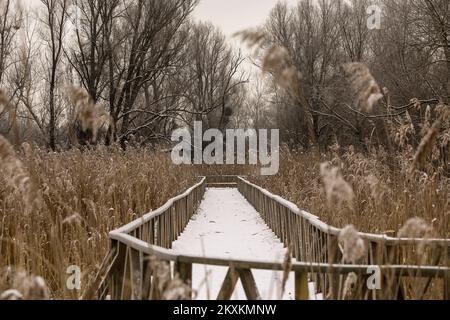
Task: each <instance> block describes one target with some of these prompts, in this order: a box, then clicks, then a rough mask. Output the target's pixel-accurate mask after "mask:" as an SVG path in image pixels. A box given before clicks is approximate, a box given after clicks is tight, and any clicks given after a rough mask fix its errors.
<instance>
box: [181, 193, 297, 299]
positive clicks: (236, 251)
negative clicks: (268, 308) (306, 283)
mask: <svg viewBox="0 0 450 320" xmlns="http://www.w3.org/2000/svg"><path fill="white" fill-rule="evenodd" d="M173 250H174V251H175V252H177V253H180V254H193V255H200V256H213V257H220V258H230V259H241V260H277V261H283V259H284V257H285V255H286V249H285V248H284V246H283V244H282V243H281V242H280V240H279V239H278V238H277V237H276V236H275V234H274V233H273V232H272V230H271V229H270V228H268V227H267V225H266V224H265V223H264V221H263V220H262V218H261V217H260V216H259V214H258V212H257V211H256V210H255V209H254V208H253V207H252V206H251V205H250V204H249V203H248V202H247V201H246V199H245V198H244V197H243V196H242V195H241V194H240V193H239V191H238V190H237V189H207V191H206V194H205V198H204V200H203V202H202V203H201V205H200V207H199V209H198V212H197V214H196V215H195V216H194V217H193V219H192V220H191V222H190V223H189V224H188V226H187V228H186V229H185V230H184V232H183V234H182V235H181V236H180V238H179V239H178V240H177V241H176V242H175V243H174V244H173ZM226 272H227V268H223V267H213V266H208V267H205V266H198V265H194V267H193V281H192V282H193V289H194V290H195V291H196V292H197V298H198V299H215V298H216V297H217V294H218V292H219V290H220V287H221V284H222V283H223V280H224V278H225V275H226ZM254 277H255V280H256V284H257V286H258V289H259V291H260V294H261V296H262V298H263V299H267V300H273V299H280V298H281V289H280V288H281V281H282V277H283V274H282V272H275V271H259V270H255V271H254ZM233 298H234V299H245V293H244V290H243V287H242V285H241V284H240V282H239V283H238V285H237V287H236V291H235V293H234V296H233ZM282 298H283V299H294V280H293V276H292V275H291V277H290V279H289V281H288V283H287V286H286V290H285V294H284V296H283V297H282Z"/></svg>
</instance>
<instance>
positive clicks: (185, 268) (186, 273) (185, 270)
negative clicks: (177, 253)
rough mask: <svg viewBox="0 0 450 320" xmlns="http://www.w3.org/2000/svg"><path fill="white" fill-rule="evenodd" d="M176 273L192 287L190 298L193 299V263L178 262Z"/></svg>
mask: <svg viewBox="0 0 450 320" xmlns="http://www.w3.org/2000/svg"><path fill="white" fill-rule="evenodd" d="M175 273H176V274H177V275H178V277H179V278H180V280H181V281H183V283H184V284H185V285H187V286H188V287H189V288H190V292H191V295H190V296H189V300H190V299H192V263H184V262H176V263H175Z"/></svg>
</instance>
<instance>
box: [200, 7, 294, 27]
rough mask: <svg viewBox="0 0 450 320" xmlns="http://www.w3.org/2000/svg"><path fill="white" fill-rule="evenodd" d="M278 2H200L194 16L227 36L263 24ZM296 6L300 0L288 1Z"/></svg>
mask: <svg viewBox="0 0 450 320" xmlns="http://www.w3.org/2000/svg"><path fill="white" fill-rule="evenodd" d="M277 2H278V0H200V4H199V5H198V7H197V8H196V9H195V11H194V16H195V17H196V18H197V19H198V20H201V21H210V22H212V23H213V24H215V25H217V26H218V27H220V28H221V29H222V30H223V31H224V33H225V34H226V35H227V36H231V35H232V34H233V33H235V32H237V31H240V30H243V29H247V28H251V27H255V26H257V25H260V24H262V23H263V22H264V21H265V20H266V18H267V16H268V15H269V13H270V10H271V9H272V8H273V7H274V6H275V5H276V4H277ZM285 2H287V3H289V4H296V3H297V2H298V0H286V1H285Z"/></svg>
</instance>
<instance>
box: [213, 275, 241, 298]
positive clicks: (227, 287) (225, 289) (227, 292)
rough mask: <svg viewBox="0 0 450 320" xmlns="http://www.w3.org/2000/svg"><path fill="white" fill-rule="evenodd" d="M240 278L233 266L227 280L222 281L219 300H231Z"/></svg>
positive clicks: (226, 277)
mask: <svg viewBox="0 0 450 320" xmlns="http://www.w3.org/2000/svg"><path fill="white" fill-rule="evenodd" d="M238 280H239V275H238V274H237V273H236V270H235V269H234V268H233V267H230V268H229V269H228V272H227V275H226V276H225V280H224V281H223V283H222V288H221V289H220V292H219V295H218V296H217V300H219V301H220V300H222V301H223V300H230V299H231V296H232V295H233V292H234V289H235V288H236V284H237V282H238Z"/></svg>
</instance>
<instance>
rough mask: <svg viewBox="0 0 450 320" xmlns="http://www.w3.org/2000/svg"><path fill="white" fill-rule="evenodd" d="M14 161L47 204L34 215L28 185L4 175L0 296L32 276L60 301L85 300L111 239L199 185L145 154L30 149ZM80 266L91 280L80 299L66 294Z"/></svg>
mask: <svg viewBox="0 0 450 320" xmlns="http://www.w3.org/2000/svg"><path fill="white" fill-rule="evenodd" d="M8 150H10V151H11V148H8ZM10 160H11V161H12V162H14V163H15V166H16V167H17V168H21V170H19V171H17V170H12V171H11V172H13V173H14V172H15V173H16V174H19V175H20V177H22V178H23V177H26V178H24V179H26V181H29V183H32V185H33V186H34V187H35V188H36V195H35V197H39V198H40V201H39V204H36V203H33V208H32V209H31V210H29V209H28V207H29V204H30V201H32V200H34V199H28V198H24V193H23V192H22V190H21V188H20V184H19V188H18V187H17V185H15V184H14V183H6V181H5V179H8V177H10V176H11V174H9V175H5V174H2V175H1V178H0V180H1V181H0V185H1V186H2V187H1V189H0V293H1V292H3V291H4V290H8V289H11V286H14V283H17V281H18V280H17V278H18V276H19V275H20V277H23V273H25V274H27V275H30V276H31V275H35V276H40V277H42V278H44V279H45V280H46V285H47V286H48V287H49V289H50V292H51V297H52V298H78V297H79V295H81V293H82V291H83V289H86V288H87V286H88V284H89V281H90V279H91V277H92V276H93V275H94V274H95V272H96V270H97V268H98V267H99V264H100V263H101V261H102V259H103V258H104V256H105V255H106V253H107V251H108V246H109V241H108V232H109V231H111V230H113V229H115V228H117V227H118V226H121V225H123V224H125V223H127V222H129V221H132V220H134V219H136V218H138V217H139V216H141V215H143V214H144V213H146V212H148V211H150V210H151V209H155V208H157V207H159V206H160V205H162V204H163V203H164V202H165V201H166V200H167V199H168V198H170V197H171V196H174V195H175V194H177V193H179V192H180V191H182V190H184V189H185V188H187V187H188V185H191V184H192V182H193V181H194V177H195V174H194V171H193V170H186V168H182V167H176V166H174V165H173V164H172V162H171V161H170V157H169V156H168V155H167V154H165V153H161V152H152V151H150V150H148V149H142V148H140V149H137V148H129V149H128V150H127V151H122V150H121V149H120V148H118V147H112V148H106V147H99V148H97V149H95V150H87V149H86V150H76V149H75V150H71V151H67V152H62V153H48V152H47V151H45V150H40V149H39V148H32V147H31V146H29V145H25V148H22V150H20V151H19V152H18V155H17V158H15V156H14V155H11V154H10ZM2 171H3V172H2V173H4V166H3V169H2ZM25 172H26V174H25ZM12 175H14V174H12ZM28 179H29V180H28ZM26 190H28V189H26ZM72 265H76V266H79V267H80V268H81V270H82V273H83V277H82V290H81V291H80V292H78V291H68V290H67V287H66V281H67V277H68V275H67V274H66V271H67V268H68V267H69V266H72Z"/></svg>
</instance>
